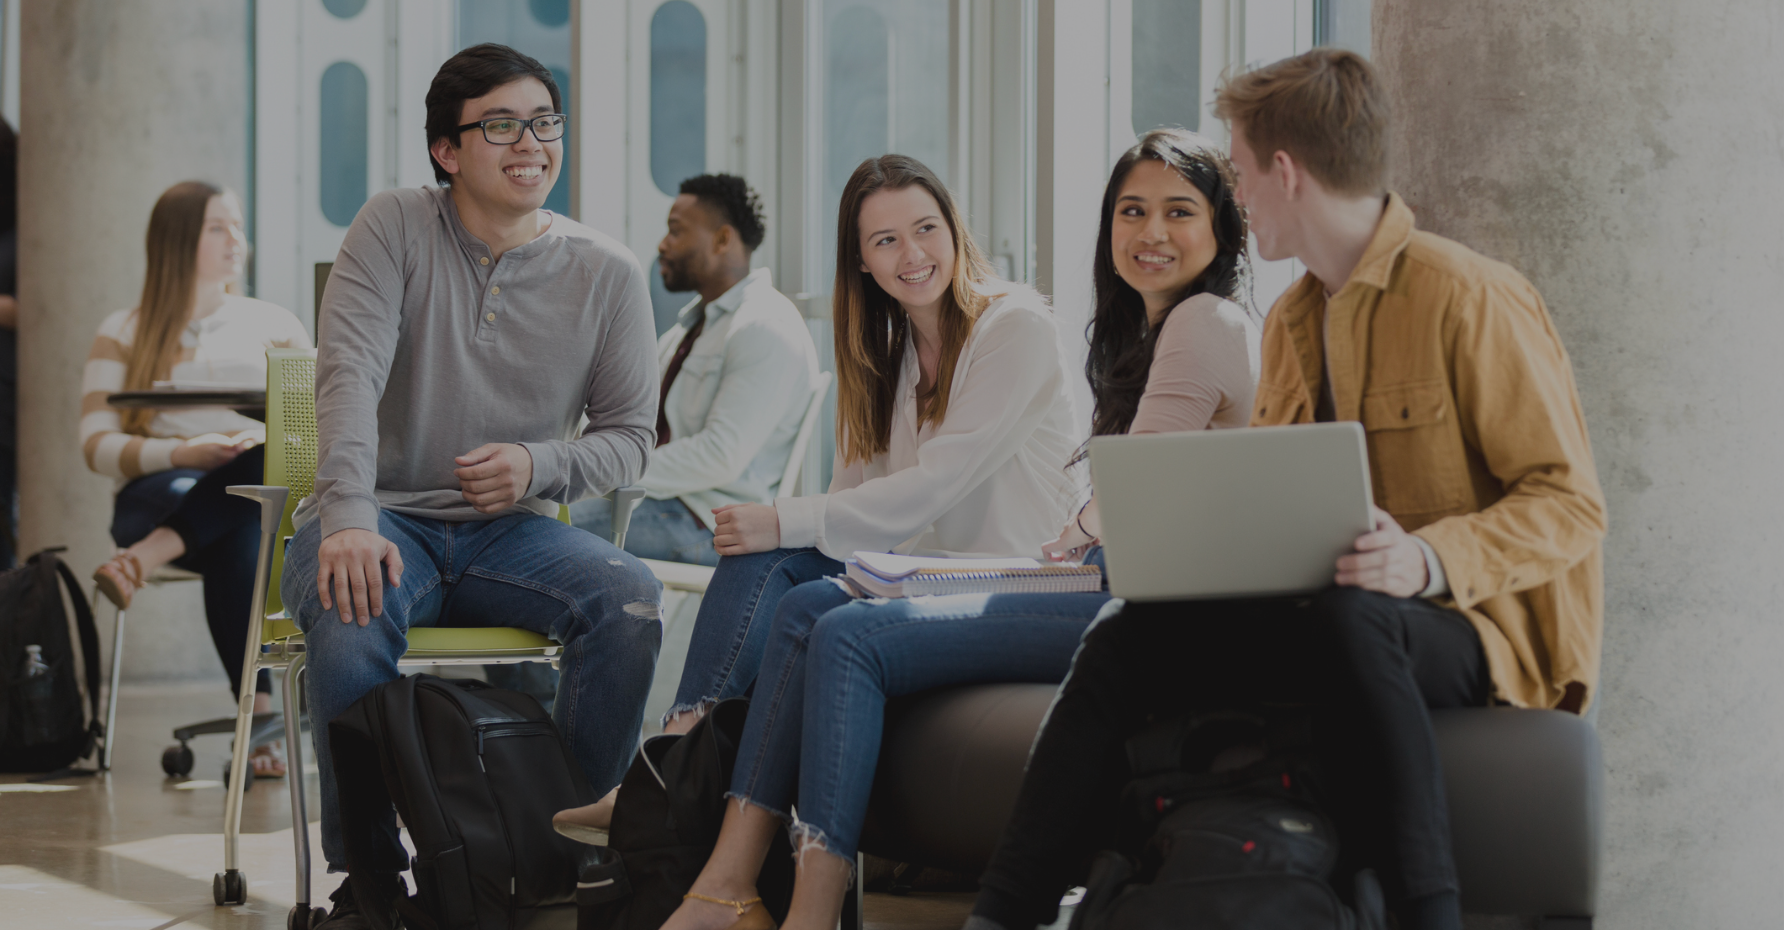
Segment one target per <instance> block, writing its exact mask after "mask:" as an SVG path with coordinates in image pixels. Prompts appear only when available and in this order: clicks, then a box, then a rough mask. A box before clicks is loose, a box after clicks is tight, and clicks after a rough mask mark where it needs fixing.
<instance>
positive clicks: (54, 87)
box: [19, 0, 291, 682]
mask: <svg viewBox="0 0 1784 930" xmlns="http://www.w3.org/2000/svg"><path fill="white" fill-rule="evenodd" d="M249 6H250V4H249V3H247V2H244V0H182V2H180V3H166V2H161V0H57V2H55V3H27V4H25V5H24V8H23V10H22V14H23V18H22V23H21V28H20V33H21V42H20V49H21V58H20V70H21V75H20V82H19V83H20V85H21V89H22V100H21V103H22V112H21V114H20V122H21V126H20V129H19V144H20V153H19V198H20V203H19V305H20V311H21V321H20V326H19V475H20V477H19V488H20V493H19V503H20V514H19V518H20V527H19V533H20V537H21V539H20V544H21V545H20V550H21V551H22V552H25V553H30V552H33V551H36V550H37V549H39V548H42V547H45V546H57V545H65V546H68V547H69V551H68V552H67V553H66V556H65V557H66V558H67V559H68V561H69V563H70V565H71V566H72V567H73V568H74V570H75V572H76V573H77V574H79V575H80V576H81V577H83V578H84V577H85V576H86V575H87V573H89V572H91V571H92V570H93V568H94V567H96V566H97V565H98V564H99V563H100V562H101V561H103V560H104V559H106V558H108V557H109V556H110V554H111V552H112V550H113V546H112V542H111V538H110V535H109V532H108V528H109V526H110V524H111V498H112V482H111V479H108V478H104V477H101V476H99V475H96V474H94V473H92V472H90V471H88V470H87V466H86V463H85V461H84V459H83V458H82V455H81V448H80V441H79V438H78V421H79V417H80V399H81V369H82V366H83V365H84V363H85V361H86V358H87V351H88V349H89V347H90V346H91V344H92V341H93V334H94V332H95V330H96V329H97V328H98V326H99V321H100V320H101V319H103V318H104V317H105V315H106V314H108V313H111V312H112V311H114V310H117V309H119V308H122V307H130V306H134V305H135V303H136V301H137V298H138V296H139V295H140V293H141V289H142V277H143V267H144V261H145V260H144V249H143V234H144V231H145V230H146V229H147V228H148V220H149V210H150V208H151V207H152V206H153V205H154V203H155V199H156V198H157V197H159V196H160V195H161V192H162V191H163V190H165V189H166V188H167V187H168V186H169V185H172V184H174V183H176V182H178V181H182V180H187V179H190V178H203V179H207V180H210V181H213V182H217V183H221V184H224V185H227V186H228V187H231V188H233V189H235V190H236V191H238V192H244V193H245V192H246V187H247V185H246V182H247V168H248V158H247V152H248V149H247V144H248V122H247V116H248V104H249V99H250V98H249V93H250V86H251V85H250V75H249V70H248V62H249V57H248V51H249V46H248V38H249V37H248V10H249ZM282 118H286V119H289V118H291V114H283V115H282ZM87 593H88V594H89V595H90V594H91V589H89V590H88V592H87ZM100 615H101V616H100V623H101V626H100V634H101V636H102V637H103V638H106V641H107V642H109V635H110V630H109V625H110V622H111V616H112V612H111V610H110V608H109V605H107V606H106V608H105V609H102V610H101V611H100ZM131 621H132V624H131V630H130V643H129V644H128V647H127V648H126V651H125V653H126V662H125V667H126V669H127V672H128V674H130V675H131V677H135V678H144V677H187V676H204V677H211V678H215V679H216V680H217V681H218V682H221V681H222V680H223V674H222V670H221V666H220V665H219V663H218V661H217V658H216V656H215V654H214V651H213V650H212V648H211V645H210V637H209V634H208V632H207V630H206V628H205V624H204V613H203V606H202V603H201V601H200V598H199V589H198V585H196V584H191V583H187V584H179V585H170V586H167V587H165V588H161V589H157V590H151V591H149V592H147V593H145V594H144V595H143V596H142V597H140V598H139V599H138V601H137V605H136V608H135V609H134V610H133V611H132V613H131ZM109 652H110V651H109V649H107V650H106V654H107V655H108V656H109Z"/></svg>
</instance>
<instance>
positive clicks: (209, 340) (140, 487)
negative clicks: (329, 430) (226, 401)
mask: <svg viewBox="0 0 1784 930" xmlns="http://www.w3.org/2000/svg"><path fill="white" fill-rule="evenodd" d="M247 251H248V242H247V237H246V235H245V234H244V233H243V230H242V211H241V207H240V205H239V204H238V203H237V201H236V197H235V195H234V194H233V193H230V192H229V191H226V190H224V189H222V188H219V187H216V186H214V185H211V184H207V183H205V182H203V181H186V182H184V183H181V184H175V185H174V186H173V187H170V188H168V189H167V191H166V192H165V193H163V194H162V195H161V198H160V199H159V200H157V201H156V202H155V209H154V210H153V212H151V213H150V214H149V231H148V272H147V274H146V275H145V276H144V279H143V289H142V300H141V301H140V302H139V303H138V304H137V306H135V307H132V308H130V309H127V310H119V311H117V312H116V313H113V314H112V315H110V316H108V317H106V318H105V321H104V322H103V323H101V324H99V333H98V335H97V336H95V337H94V339H93V349H92V352H91V353H90V354H89V355H88V356H87V367H86V373H85V376H84V378H83V381H82V385H81V391H82V399H81V424H80V437H81V448H82V451H83V452H84V454H85V456H86V460H87V467H88V468H91V469H92V470H94V471H96V472H98V473H100V474H102V475H107V476H109V477H112V478H115V479H117V482H118V491H117V498H116V500H115V501H114V503H113V508H112V526H111V534H112V539H113V541H115V542H116V543H117V544H118V545H119V546H123V547H126V548H124V549H122V550H121V551H119V552H118V553H117V554H116V555H114V556H112V558H111V559H110V560H109V561H107V562H106V563H105V564H104V565H101V566H100V567H99V569H98V570H97V571H95V572H94V573H93V578H94V580H95V581H96V582H98V585H99V590H100V591H101V592H103V593H104V594H105V596H106V597H107V598H108V599H109V600H111V602H112V603H113V604H116V605H117V607H118V609H120V610H122V609H124V608H126V607H129V606H130V600H131V598H132V596H134V595H135V594H136V591H137V590H138V589H139V588H141V587H142V586H143V584H144V582H145V580H146V579H147V578H149V576H151V575H153V574H154V573H155V570H156V569H159V568H160V567H161V566H163V565H167V564H169V563H171V564H173V565H176V566H178V567H180V568H183V569H186V570H188V571H193V572H197V573H199V574H201V575H203V576H204V612H205V619H206V621H207V622H208V623H209V625H210V628H211V642H212V643H213V644H214V645H215V646H216V648H217V655H218V657H220V658H221V659H222V660H223V667H224V668H225V669H226V670H227V671H228V672H229V687H230V691H231V693H234V691H235V689H236V688H238V687H240V686H241V684H242V681H241V677H242V676H241V671H242V656H243V652H244V649H245V647H246V645H247V644H246V641H245V640H246V636H247V622H248V608H249V605H250V602H251V601H252V600H253V587H254V560H255V555H256V553H257V552H258V551H259V547H260V537H259V533H260V529H259V527H260V523H259V517H260V511H259V509H258V508H256V507H255V506H254V504H253V503H252V502H250V501H247V500H243V499H241V498H235V497H229V496H227V495H226V494H225V492H224V488H226V487H228V486H229V485H232V484H259V483H260V482H261V479H262V471H263V458H262V452H261V449H260V444H261V443H263V442H264V441H265V439H266V428H265V426H264V425H263V424H261V423H259V422H257V421H255V420H250V419H248V418H247V417H244V416H242V415H241V414H239V413H236V412H234V411H232V410H224V409H180V410H163V411H152V410H128V411H125V412H123V414H122V415H120V414H119V412H118V411H117V410H115V409H113V408H112V407H110V406H108V405H107V404H106V402H105V398H106V395H107V394H110V393H112V392H114V391H122V390H145V389H147V388H150V387H152V386H153V385H154V384H155V382H157V381H168V380H174V381H207V382H226V383H231V384H264V383H265V382H266V350H267V349H270V348H308V347H309V345H310V337H309V335H308V334H307V333H306V332H304V328H303V324H302V323H299V322H298V321H297V318H296V317H294V316H292V315H291V313H290V311H288V310H286V309H284V308H283V307H279V306H277V305H275V304H270V303H267V302H266V301H263V300H255V299H253V298H251V297H243V296H241V295H239V294H236V293H233V287H234V284H235V282H236V281H237V280H239V279H240V278H241V273H242V265H243V262H244V261H245V260H246V259H247ZM271 692H272V683H271V680H270V679H269V678H268V676H267V675H266V673H265V672H264V671H263V672H261V674H260V676H259V677H258V679H257V681H256V684H255V695H254V710H255V712H257V713H261V712H265V711H266V710H267V709H268V707H269V701H270V699H271ZM251 761H252V763H253V766H254V774H255V775H256V776H258V777H277V776H279V775H282V774H284V771H285V764H284V762H283V760H282V759H281V758H280V757H279V755H278V749H277V747H276V746H271V745H268V746H263V747H261V748H260V749H259V750H257V751H256V752H255V753H254V755H253V756H252V757H251Z"/></svg>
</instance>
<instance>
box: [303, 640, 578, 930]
mask: <svg viewBox="0 0 1784 930" xmlns="http://www.w3.org/2000/svg"><path fill="white" fill-rule="evenodd" d="M328 739H329V746H330V748H331V749H333V751H334V771H335V781H336V784H337V785H338V786H339V794H340V812H341V826H342V833H343V836H342V838H343V839H344V840H345V844H346V847H347V861H348V870H349V874H350V878H351V881H352V882H353V895H354V898H355V899H356V900H357V901H358V902H359V903H360V905H361V907H362V908H363V909H364V910H365V912H366V914H367V916H368V917H369V918H371V920H372V921H373V923H374V924H375V925H376V926H378V927H379V928H380V930H389V927H388V926H387V917H388V916H389V914H390V912H391V911H392V910H394V911H396V912H398V913H400V914H401V915H402V918H403V920H404V922H405V923H406V925H407V926H408V927H410V928H411V930H518V928H520V927H523V926H525V925H526V924H527V922H528V921H530V920H531V919H532V917H533V914H534V912H535V910H536V909H537V908H541V907H547V906H550V905H556V904H569V903H570V902H571V901H572V900H574V898H575V895H576V870H577V867H578V864H579V857H580V854H581V847H580V845H579V844H577V843H576V842H575V841H574V840H571V839H568V838H567V837H563V836H559V835H558V834H557V832H556V831H554V830H553V829H552V827H551V816H552V815H553V814H555V813H557V812H558V811H560V810H564V809H566V808H571V807H580V806H582V805H584V804H590V803H593V802H594V800H595V798H594V796H593V792H592V791H591V790H590V788H589V786H588V782H587V781H586V780H585V779H584V778H583V775H582V770H581V769H580V768H579V767H578V766H577V764H576V761H575V760H574V759H573V758H571V756H570V752H569V750H568V749H567V748H566V747H565V746H564V742H563V740H562V739H561V738H559V736H558V731H557V728H556V727H555V726H553V725H552V723H551V718H550V717H549V716H547V715H546V713H545V711H544V710H543V709H541V708H540V707H539V702H538V701H536V700H534V699H533V698H532V697H530V696H528V695H525V694H520V693H518V692H514V691H503V690H500V689H498V688H493V687H491V686H489V685H487V684H485V683H483V682H481V681H471V680H467V679H448V678H437V677H435V676H433V675H411V676H408V677H404V678H398V679H396V680H395V681H388V682H385V683H384V684H381V685H379V686H377V687H375V688H373V689H372V690H371V691H370V692H368V693H367V694H366V695H365V697H362V698H360V699H359V701H358V702H356V703H355V704H354V705H353V706H352V707H349V708H348V709H347V711H346V713H343V714H342V715H341V716H339V717H337V718H335V719H334V720H332V721H330V722H329V724H328ZM392 804H395V805H396V810H397V813H398V814H400V815H401V816H402V818H403V824H404V825H405V826H407V827H408V829H409V839H410V841H411V842H412V843H413V844H414V846H415V857H414V858H413V859H408V858H407V856H406V855H405V854H404V851H403V848H402V846H401V844H400V842H399V841H398V839H397V835H396V832H395V831H394V830H389V831H386V830H382V829H380V828H378V827H377V826H375V825H376V824H380V823H388V822H389V821H388V820H387V819H384V818H383V817H382V814H383V812H384V811H387V810H389V809H390V806H391V805H392ZM404 868H408V869H410V870H411V872H412V873H413V874H412V877H413V878H414V881H415V887H416V892H415V894H414V896H413V897H405V896H402V895H401V894H400V892H398V893H397V894H396V895H395V896H394V897H393V888H399V887H400V885H401V883H400V882H394V883H393V882H391V881H390V877H391V876H393V875H394V874H395V873H398V872H401V871H403V869H404Z"/></svg>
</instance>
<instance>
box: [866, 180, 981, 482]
mask: <svg viewBox="0 0 1784 930" xmlns="http://www.w3.org/2000/svg"><path fill="white" fill-rule="evenodd" d="M913 184H914V185H918V186H921V187H922V188H923V189H924V190H926V191H928V192H929V195H930V196H931V197H934V198H935V202H936V204H937V205H938V206H939V207H940V208H941V213H942V218H943V219H944V220H946V221H947V224H948V231H949V232H950V233H952V234H953V236H954V276H953V280H952V281H950V282H949V287H948V290H947V292H946V293H945V294H944V295H943V297H942V308H941V337H942V352H941V361H940V364H939V365H938V367H937V369H936V372H935V387H934V389H932V390H931V391H930V392H929V394H928V395H926V396H924V397H920V398H918V408H917V423H918V424H919V425H921V424H923V423H928V422H935V423H940V422H941V421H942V418H943V417H944V416H946V414H947V411H948V392H949V391H950V390H951V389H952V388H953V386H954V366H955V363H956V362H958V361H959V359H960V350H961V348H962V347H964V346H965V345H966V338H967V337H968V336H970V335H971V334H972V330H973V323H974V322H975V321H977V320H978V318H979V314H981V313H983V312H984V311H985V308H986V306H988V305H989V304H990V303H991V298H990V297H989V296H987V295H986V294H984V293H983V287H982V286H983V285H984V284H985V283H986V281H988V280H989V279H990V277H991V266H990V264H989V263H987V262H986V261H985V257H984V256H983V255H982V254H981V253H980V252H979V247H978V245H977V244H975V243H974V242H973V238H972V233H971V232H970V231H968V230H967V228H966V223H965V222H964V221H962V219H961V217H960V211H959V210H957V209H956V208H955V206H954V198H953V197H952V196H950V195H949V194H948V188H947V187H946V186H945V185H943V184H942V182H941V179H940V178H938V177H936V176H935V172H933V171H930V170H929V169H928V168H927V167H925V166H924V165H923V163H922V162H920V161H917V160H916V159H914V158H910V157H908V156H905V155H881V156H880V157H878V158H870V159H868V160H866V161H864V162H862V163H861V165H860V167H857V168H856V169H855V173H854V174H852V175H850V176H849V183H848V184H847V185H846V186H845V187H844V188H843V192H842V203H841V204H840V205H839V207H838V210H837V220H836V287H835V290H834V292H833V296H832V297H831V314H832V324H833V325H834V327H835V329H836V434H837V441H838V443H839V444H840V447H841V450H842V453H843V460H844V461H845V462H853V461H866V460H868V459H871V458H873V457H874V456H875V455H878V454H880V453H882V452H885V451H886V450H887V449H888V448H890V446H891V442H892V408H893V405H894V402H895V401H896V399H897V392H898V370H899V364H900V362H901V361H902V359H903V358H904V349H905V343H906V342H908V341H909V339H910V338H911V337H910V322H909V321H908V320H907V319H906V318H905V315H904V311H903V309H901V308H900V307H899V305H898V301H897V300H895V299H893V297H892V295H890V294H888V293H886V291H885V289H884V288H881V287H880V285H879V283H878V282H876V281H874V279H873V275H872V274H870V273H868V272H866V271H862V270H861V228H860V219H861V204H862V203H863V202H864V201H866V200H867V198H868V196H869V195H871V194H875V193H878V192H879V191H883V190H903V189H905V188H907V187H910V186H911V185H913Z"/></svg>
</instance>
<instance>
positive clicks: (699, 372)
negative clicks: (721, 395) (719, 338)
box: [674, 355, 725, 425]
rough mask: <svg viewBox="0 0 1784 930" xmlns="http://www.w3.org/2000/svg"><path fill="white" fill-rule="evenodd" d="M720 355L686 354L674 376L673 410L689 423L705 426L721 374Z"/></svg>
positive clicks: (721, 363)
mask: <svg viewBox="0 0 1784 930" xmlns="http://www.w3.org/2000/svg"><path fill="white" fill-rule="evenodd" d="M724 367H725V357H724V356H723V355H689V356H688V357H687V360H686V361H684V362H682V363H681V371H680V372H677V373H676V375H675V384H674V388H675V395H676V396H675V411H676V413H678V414H680V415H681V417H682V419H683V420H684V421H686V422H689V423H696V424H702V425H704V422H705V420H706V413H707V411H709V410H711V409H712V399H713V397H714V396H715V395H717V394H718V391H719V378H720V376H721V375H722V374H723V373H724V372H723V369H724Z"/></svg>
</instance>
